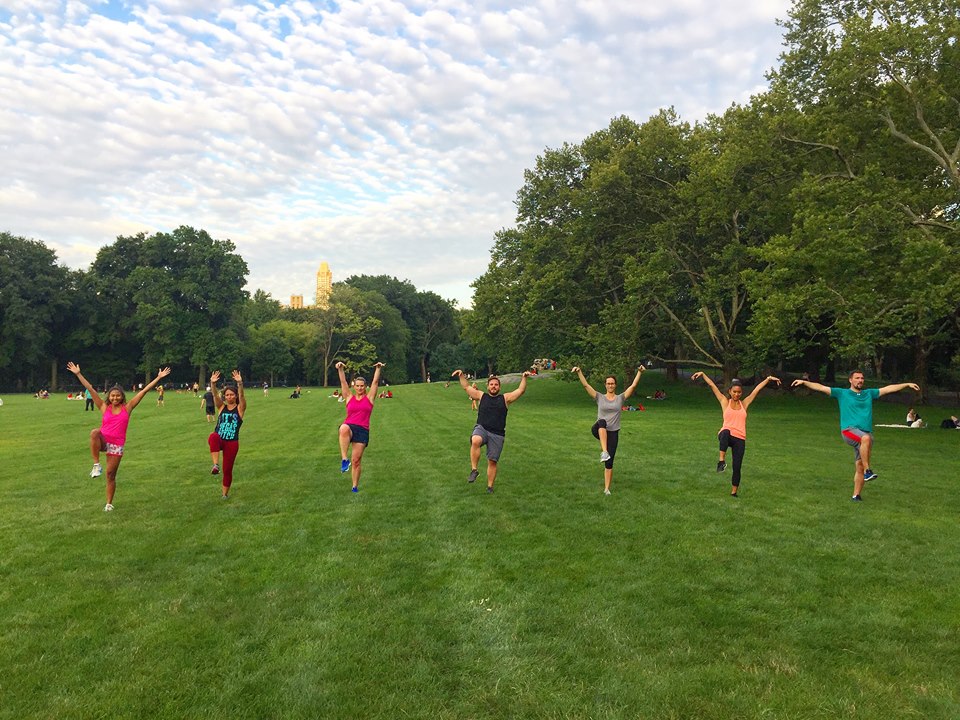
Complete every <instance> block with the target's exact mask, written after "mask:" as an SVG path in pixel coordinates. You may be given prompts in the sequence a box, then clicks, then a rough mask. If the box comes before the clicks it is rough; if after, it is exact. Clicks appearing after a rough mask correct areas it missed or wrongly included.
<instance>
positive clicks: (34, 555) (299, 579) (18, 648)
mask: <svg viewBox="0 0 960 720" xmlns="http://www.w3.org/2000/svg"><path fill="white" fill-rule="evenodd" d="M91 369H92V368H91ZM591 380H592V381H593V383H594V386H595V387H600V386H601V384H602V378H591ZM621 386H622V381H621ZM513 387H515V385H514V384H506V385H505V390H510V389H512V388H513ZM656 387H664V388H665V389H666V390H667V392H668V395H669V398H668V399H667V400H666V401H663V402H654V401H652V400H647V399H646V398H645V396H646V395H651V394H652V392H653V390H654V389H655V388H656ZM392 389H393V390H394V392H395V396H396V397H395V398H394V399H392V400H379V401H377V403H376V406H375V410H374V414H373V422H372V435H371V445H370V447H369V448H368V450H367V452H366V455H365V457H364V473H363V477H362V479H361V483H360V492H359V493H358V494H356V495H354V494H352V493H351V492H350V481H349V475H341V473H340V472H339V461H340V457H339V450H338V448H337V435H336V432H337V426H338V424H339V422H340V421H341V420H342V418H343V412H344V411H343V406H342V405H340V404H338V403H337V402H336V401H335V400H331V399H329V398H328V397H327V395H329V392H330V391H329V389H327V390H323V389H319V388H311V389H309V392H305V393H304V396H303V398H302V399H300V400H290V399H288V398H287V394H288V392H284V391H282V390H281V389H273V390H271V392H270V396H269V397H267V398H264V396H263V394H262V392H260V391H258V390H256V391H254V390H252V391H251V392H250V393H249V396H248V398H249V406H248V409H247V417H246V420H245V422H244V425H243V428H242V431H241V449H240V455H239V457H238V459H237V465H236V470H235V479H234V486H233V490H232V494H231V498H230V499H229V500H227V501H221V499H220V492H219V478H217V477H213V476H211V475H210V459H209V454H208V450H207V445H206V437H207V435H208V433H209V432H210V431H211V429H212V425H208V424H207V423H206V422H205V418H204V413H203V410H202V408H201V401H200V400H199V399H196V398H194V397H193V396H192V394H191V395H188V394H176V393H168V394H167V400H166V407H164V408H162V409H161V408H157V407H156V400H155V395H151V396H148V398H147V399H146V400H144V402H143V403H142V404H141V405H140V407H138V408H137V410H136V411H135V412H134V413H133V417H132V421H131V425H130V432H129V435H128V442H127V449H126V456H125V457H124V459H123V462H122V464H121V466H120V471H119V475H118V489H117V495H116V499H115V503H114V504H115V506H116V510H115V511H114V512H112V513H104V512H103V504H104V490H103V478H98V479H91V478H90V477H89V470H90V464H91V463H90V457H89V450H88V434H89V431H90V429H91V428H92V427H94V426H95V425H99V423H98V422H95V416H94V414H93V413H85V412H84V410H83V403H80V402H67V401H65V400H63V399H62V398H63V396H57V397H55V398H53V399H50V400H45V401H39V400H35V399H33V398H32V397H23V396H4V398H3V399H4V401H5V404H4V405H3V406H2V407H0V428H2V432H0V459H2V462H0V550H2V552H0V717H2V718H18V719H20V718H95V717H129V718H135V717H151V718H152V717H161V718H185V717H195V718H798V719H799V718H864V719H867V718H869V719H874V718H910V717H917V718H957V717H960V632H958V631H960V591H958V588H960V527H958V518H960V493H958V492H957V490H958V472H957V471H958V467H960V465H958V461H957V458H958V450H960V433H958V432H956V431H952V432H951V431H945V430H939V429H936V428H935V427H934V425H935V423H934V422H933V421H934V420H936V422H937V423H938V422H939V419H940V418H941V416H946V415H949V414H950V413H951V412H956V410H949V409H948V410H943V409H939V410H934V409H927V408H921V413H922V414H923V415H924V417H926V418H927V419H928V420H929V421H931V427H930V428H929V429H926V430H905V429H904V430H897V429H886V428H878V429H877V431H876V437H877V442H876V449H875V454H874V463H873V465H874V468H875V469H876V470H877V471H878V472H879V474H880V477H879V479H878V480H877V481H875V482H872V483H869V484H868V485H867V487H866V490H865V492H864V502H863V503H851V502H850V500H849V498H850V494H851V489H852V475H853V462H852V453H851V450H850V449H849V448H848V447H846V446H844V445H843V444H842V442H841V440H840V438H839V433H838V430H839V427H838V414H837V407H836V403H835V402H833V401H831V400H830V399H828V398H826V397H824V396H821V395H815V396H810V397H793V396H791V395H790V394H789V393H786V392H777V391H775V390H773V391H772V390H769V389H768V390H766V391H764V393H763V394H761V396H760V397H759V399H758V400H757V401H756V402H755V404H754V405H753V406H752V408H751V412H750V420H749V423H748V432H749V434H748V442H747V454H746V461H745V463H744V478H743V484H742V486H741V492H740V494H741V497H740V499H731V498H730V497H728V493H729V479H730V473H729V470H728V471H727V472H726V473H725V474H723V475H720V474H718V473H716V471H715V466H716V459H717V458H716V439H715V438H716V432H717V430H718V428H719V425H720V410H719V407H718V405H717V403H716V401H715V400H714V398H713V396H712V395H711V393H710V392H709V390H708V389H706V388H705V387H704V386H703V385H698V386H694V385H692V384H689V383H678V384H667V383H665V382H664V381H663V380H662V378H659V377H657V376H656V375H651V376H647V377H644V378H643V380H642V381H641V385H640V390H639V391H638V397H639V398H640V400H641V402H643V403H644V405H645V407H646V408H647V409H646V411H645V412H636V413H624V416H623V430H622V432H621V438H620V449H619V452H618V456H617V460H616V467H615V470H614V479H613V486H612V490H613V494H612V495H611V496H609V497H605V496H604V495H603V494H602V492H601V491H602V468H601V465H600V463H599V462H598V460H597V458H598V454H599V448H598V445H597V443H596V441H595V440H594V439H593V437H592V436H591V435H590V434H589V428H590V426H591V424H592V423H593V421H594V420H595V419H596V409H595V406H594V405H593V404H592V401H591V400H590V398H589V397H588V396H587V394H586V393H585V392H584V391H583V389H582V388H581V387H580V386H579V384H576V383H564V382H558V381H556V380H554V379H550V378H537V379H534V380H532V381H531V382H530V383H529V387H528V390H527V393H526V395H525V396H524V397H523V398H521V399H520V400H519V401H518V402H517V403H516V404H515V405H513V406H512V408H511V410H510V413H509V418H508V423H507V440H506V447H505V451H504V454H503V457H502V459H501V463H500V474H499V477H498V481H497V487H496V492H495V493H494V494H492V495H488V494H487V493H486V492H485V483H484V482H483V477H484V476H483V473H482V472H481V481H479V482H477V483H475V484H473V485H468V484H467V483H466V476H467V473H468V472H469V469H470V468H469V461H468V442H469V434H470V430H471V429H472V427H473V424H474V421H475V417H476V416H475V413H473V412H471V410H470V402H469V400H468V399H467V397H466V395H465V394H464V393H463V391H462V390H461V389H460V388H459V386H458V385H457V384H456V383H454V384H452V385H451V386H450V387H449V388H445V387H444V386H443V384H442V383H434V384H432V385H415V386H403V387H393V388H392ZM904 413H905V408H904V406H903V405H898V404H892V403H879V404H878V405H877V406H876V409H875V421H876V422H878V423H893V422H899V421H901V420H902V418H903V415H904ZM482 467H483V466H482V465H481V468H482Z"/></svg>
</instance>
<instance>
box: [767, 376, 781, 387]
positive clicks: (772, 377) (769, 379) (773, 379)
mask: <svg viewBox="0 0 960 720" xmlns="http://www.w3.org/2000/svg"><path fill="white" fill-rule="evenodd" d="M767 381H768V382H775V383H776V384H777V386H778V387H779V385H780V378H778V377H776V376H775V375H770V376H769V377H768V378H767Z"/></svg>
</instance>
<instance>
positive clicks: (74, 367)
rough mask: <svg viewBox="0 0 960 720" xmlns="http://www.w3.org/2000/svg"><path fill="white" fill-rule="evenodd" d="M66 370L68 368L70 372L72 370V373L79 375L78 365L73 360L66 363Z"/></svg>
mask: <svg viewBox="0 0 960 720" xmlns="http://www.w3.org/2000/svg"><path fill="white" fill-rule="evenodd" d="M67 370H69V371H70V372H72V373H73V374H74V375H79V374H80V366H79V365H77V364H76V363H73V362H68V363H67Z"/></svg>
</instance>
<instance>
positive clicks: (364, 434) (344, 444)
mask: <svg viewBox="0 0 960 720" xmlns="http://www.w3.org/2000/svg"><path fill="white" fill-rule="evenodd" d="M385 365H386V364H385V363H382V362H378V363H374V364H373V367H374V368H376V369H375V370H374V371H373V381H372V382H371V383H370V388H369V389H368V388H367V381H366V378H363V377H360V376H357V377H355V378H354V379H353V385H352V387H351V385H348V384H347V376H346V375H345V374H344V372H343V369H344V364H343V363H342V362H338V363H337V365H336V368H337V372H338V373H339V374H340V392H341V397H345V398H347V401H346V407H347V417H346V419H345V420H344V421H343V424H342V425H340V472H342V473H345V472H346V471H347V470H351V468H352V472H351V479H352V480H353V488H352V491H353V492H359V490H360V473H361V471H362V468H361V462H362V460H363V451H364V450H365V449H366V447H367V445H369V444H370V415H371V413H373V401H374V400H375V399H376V397H377V387H378V386H379V385H380V370H381V369H383V368H384V367H385ZM351 390H352V391H353V392H352V393H351ZM351 445H352V446H353V447H352V448H351V447H350V446H351ZM348 454H349V455H350V457H349V458H348V457H347V455H348Z"/></svg>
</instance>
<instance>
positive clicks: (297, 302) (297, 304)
mask: <svg viewBox="0 0 960 720" xmlns="http://www.w3.org/2000/svg"><path fill="white" fill-rule="evenodd" d="M290 307H292V308H298V309H302V308H303V295H291V296H290Z"/></svg>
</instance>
